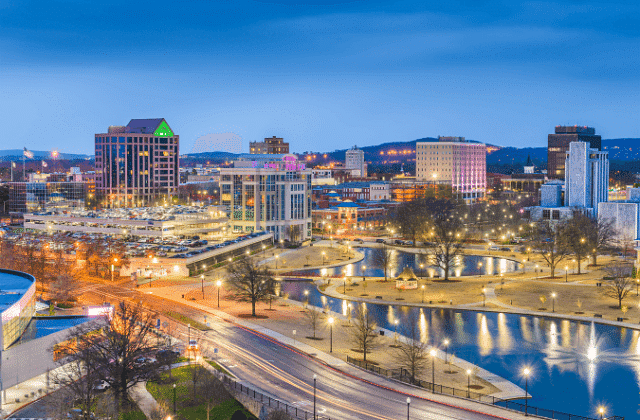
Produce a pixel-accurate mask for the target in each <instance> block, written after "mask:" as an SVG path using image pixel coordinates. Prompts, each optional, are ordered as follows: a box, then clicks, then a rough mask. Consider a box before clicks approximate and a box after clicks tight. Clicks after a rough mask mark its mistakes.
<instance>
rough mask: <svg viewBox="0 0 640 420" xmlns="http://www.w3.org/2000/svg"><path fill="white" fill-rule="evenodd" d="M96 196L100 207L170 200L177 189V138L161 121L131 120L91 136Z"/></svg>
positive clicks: (141, 204)
mask: <svg viewBox="0 0 640 420" xmlns="http://www.w3.org/2000/svg"><path fill="white" fill-rule="evenodd" d="M95 153H96V195H97V197H98V203H99V204H100V205H101V206H103V207H141V206H148V205H151V204H153V203H155V202H157V201H158V200H162V201H163V202H168V201H170V199H171V197H173V196H174V195H176V194H177V190H178V186H179V182H180V181H179V157H178V155H179V136H178V135H176V134H174V133H173V131H172V130H171V128H170V127H169V125H168V124H167V122H166V121H165V120H164V118H157V119H144V120H137V119H134V120H131V121H130V122H129V124H128V125H127V126H124V127H123V126H112V127H109V130H108V133H105V134H96V135H95Z"/></svg>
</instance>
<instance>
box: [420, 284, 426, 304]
mask: <svg viewBox="0 0 640 420" xmlns="http://www.w3.org/2000/svg"><path fill="white" fill-rule="evenodd" d="M421 289H422V303H424V289H425V287H424V284H423V285H422V287H421Z"/></svg>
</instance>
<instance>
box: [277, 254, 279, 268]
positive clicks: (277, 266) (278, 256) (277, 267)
mask: <svg viewBox="0 0 640 420" xmlns="http://www.w3.org/2000/svg"><path fill="white" fill-rule="evenodd" d="M278 257H279V255H276V270H277V269H278Z"/></svg>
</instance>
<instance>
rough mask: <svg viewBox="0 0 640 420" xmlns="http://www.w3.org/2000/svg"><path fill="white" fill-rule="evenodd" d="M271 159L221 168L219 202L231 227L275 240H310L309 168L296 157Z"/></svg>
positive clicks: (285, 156) (310, 174)
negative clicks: (265, 232) (257, 232)
mask: <svg viewBox="0 0 640 420" xmlns="http://www.w3.org/2000/svg"><path fill="white" fill-rule="evenodd" d="M273 156H277V155H273ZM273 156H272V159H271V160H270V161H267V160H255V161H253V162H248V161H243V162H242V163H241V164H240V165H239V166H242V167H236V166H235V162H234V167H233V168H222V169H220V188H221V196H220V200H221V204H222V205H223V206H227V208H228V209H229V225H230V228H231V229H232V230H233V231H236V232H256V231H267V232H273V234H274V240H276V241H279V240H287V241H292V242H301V241H305V240H308V239H311V182H312V173H311V169H307V168H306V167H305V164H304V163H301V162H299V161H298V159H297V157H296V156H295V155H284V156H282V157H281V158H274V157H273Z"/></svg>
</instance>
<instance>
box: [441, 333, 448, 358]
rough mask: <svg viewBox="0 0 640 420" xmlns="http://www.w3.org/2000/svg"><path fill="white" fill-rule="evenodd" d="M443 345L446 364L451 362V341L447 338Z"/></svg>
mask: <svg viewBox="0 0 640 420" xmlns="http://www.w3.org/2000/svg"><path fill="white" fill-rule="evenodd" d="M442 344H444V352H445V353H444V363H445V364H446V363H447V362H448V360H449V339H448V338H445V339H444V341H443V342H442Z"/></svg>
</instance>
